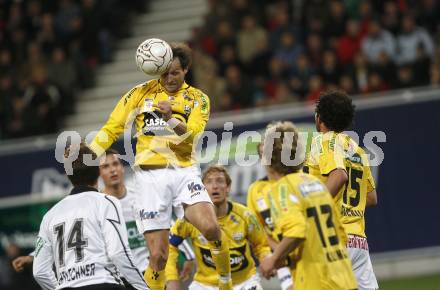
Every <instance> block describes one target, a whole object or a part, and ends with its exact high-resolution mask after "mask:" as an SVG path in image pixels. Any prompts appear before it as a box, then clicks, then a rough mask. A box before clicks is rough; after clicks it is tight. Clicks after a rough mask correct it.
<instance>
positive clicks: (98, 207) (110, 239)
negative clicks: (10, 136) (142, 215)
mask: <svg viewBox="0 0 440 290" xmlns="http://www.w3.org/2000/svg"><path fill="white" fill-rule="evenodd" d="M73 150H75V151H77V152H68V151H67V152H66V154H69V155H71V156H75V155H73V154H75V153H77V154H78V155H77V156H78V158H77V159H76V160H75V161H74V162H73V163H72V168H73V174H71V175H68V178H69V179H70V181H71V182H72V184H73V185H74V188H73V189H72V191H71V193H70V195H68V196H67V197H65V198H64V199H62V200H61V201H60V202H58V203H57V204H56V205H55V206H53V207H52V208H51V209H50V210H49V211H48V212H47V213H46V215H45V216H44V217H43V221H42V222H41V225H40V232H39V235H38V239H37V243H36V247H35V258H34V265H33V273H34V277H35V279H36V280H37V282H38V283H39V284H40V285H41V286H42V287H43V289H45V290H48V289H49V290H52V289H57V290H58V289H78V290H79V289H81V290H88V289H125V288H124V287H123V286H122V282H121V279H120V275H122V276H124V278H125V279H126V280H127V281H128V283H130V284H131V286H132V287H134V288H135V289H144V290H146V289H149V287H148V286H147V284H146V283H145V282H144V280H143V276H142V273H141V272H140V271H139V269H138V268H137V267H136V265H135V262H134V260H133V256H132V253H131V251H130V248H129V246H128V238H127V230H126V227H125V220H124V216H123V214H122V208H121V205H120V202H119V200H118V199H117V198H115V197H112V196H109V195H106V194H103V193H99V192H98V190H97V189H96V188H97V181H98V177H99V168H98V167H96V166H87V165H85V164H84V163H83V155H85V154H92V155H94V153H93V152H92V151H91V150H90V149H89V148H88V147H87V146H86V145H84V144H81V146H80V147H76V148H75V147H71V149H70V151H73ZM95 158H96V155H95Z"/></svg>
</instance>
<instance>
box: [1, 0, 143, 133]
mask: <svg viewBox="0 0 440 290" xmlns="http://www.w3.org/2000/svg"><path fill="white" fill-rule="evenodd" d="M146 2H147V1H145V0H136V1H130V4H128V3H126V2H125V1H118V0H112V1H101V0H84V1H74V0H63V1H55V2H54V1H41V0H32V1H1V2H0V96H1V99H0V124H1V125H0V139H7V138H16V137H26V136H32V135H40V134H48V133H54V132H56V131H57V130H58V129H60V128H62V127H63V121H64V119H65V116H66V115H68V114H72V113H74V107H75V102H76V98H77V95H78V91H79V90H81V89H84V88H87V87H91V86H94V75H95V71H96V68H97V66H98V65H100V64H103V63H107V62H109V61H111V60H112V53H113V47H114V45H115V42H116V40H117V39H118V38H120V37H122V36H126V35H127V34H128V31H129V30H128V29H129V26H130V25H129V24H130V19H131V18H132V17H133V16H134V15H136V14H137V13H139V12H142V11H144V10H145V7H146Z"/></svg>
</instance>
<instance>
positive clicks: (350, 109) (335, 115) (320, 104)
mask: <svg viewBox="0 0 440 290" xmlns="http://www.w3.org/2000/svg"><path fill="white" fill-rule="evenodd" d="M354 109H355V106H354V105H353V103H352V100H351V98H350V97H349V96H348V95H347V93H345V92H344V91H340V90H331V91H327V92H324V93H321V95H320V96H319V99H318V100H317V102H316V114H317V115H318V117H319V119H320V120H321V122H323V123H324V124H325V126H327V128H328V129H330V130H332V131H335V132H342V131H344V130H346V129H348V128H349V127H350V126H351V125H352V124H353V119H354Z"/></svg>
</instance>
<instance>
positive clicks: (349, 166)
mask: <svg viewBox="0 0 440 290" xmlns="http://www.w3.org/2000/svg"><path fill="white" fill-rule="evenodd" d="M337 168H342V169H344V170H346V171H347V175H348V181H347V183H346V184H345V186H343V187H342V188H341V190H340V191H339V192H338V194H337V195H336V196H335V201H336V205H337V206H338V208H339V210H340V213H341V216H342V223H343V225H344V228H345V231H346V232H347V233H348V234H353V235H358V236H362V237H366V235H365V207H366V203H367V193H368V192H371V191H373V190H374V189H375V183H374V179H373V176H372V174H371V170H370V166H369V163H368V158H367V155H366V154H365V151H364V150H363V149H362V148H361V147H360V146H359V145H358V144H357V143H356V142H355V141H354V140H353V139H351V138H350V136H348V135H346V134H343V133H339V134H336V133H334V132H328V133H325V134H320V135H318V136H317V137H315V138H314V139H313V142H312V145H311V149H310V154H309V156H308V158H307V162H306V166H305V171H307V170H308V173H310V174H312V175H314V176H316V177H318V178H319V179H320V180H321V181H322V182H323V183H326V182H327V179H328V175H329V173H330V172H331V171H332V170H334V169H337Z"/></svg>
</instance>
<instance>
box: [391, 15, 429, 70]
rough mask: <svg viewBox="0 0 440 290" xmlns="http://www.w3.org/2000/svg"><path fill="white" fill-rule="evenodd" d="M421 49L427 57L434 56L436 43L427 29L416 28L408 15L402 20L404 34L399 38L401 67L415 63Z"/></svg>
mask: <svg viewBox="0 0 440 290" xmlns="http://www.w3.org/2000/svg"><path fill="white" fill-rule="evenodd" d="M419 48H422V52H423V54H424V55H426V56H427V57H431V56H432V55H433V54H434V43H433V42H432V39H431V37H430V36H429V34H428V32H427V31H426V29H424V28H422V27H418V26H415V23H414V18H413V17H412V16H411V15H409V14H407V15H405V16H404V17H403V19H402V32H401V33H400V34H399V35H398V36H397V49H398V57H397V62H398V63H399V64H401V65H405V64H411V63H413V62H415V61H416V59H417V50H418V49H419Z"/></svg>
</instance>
